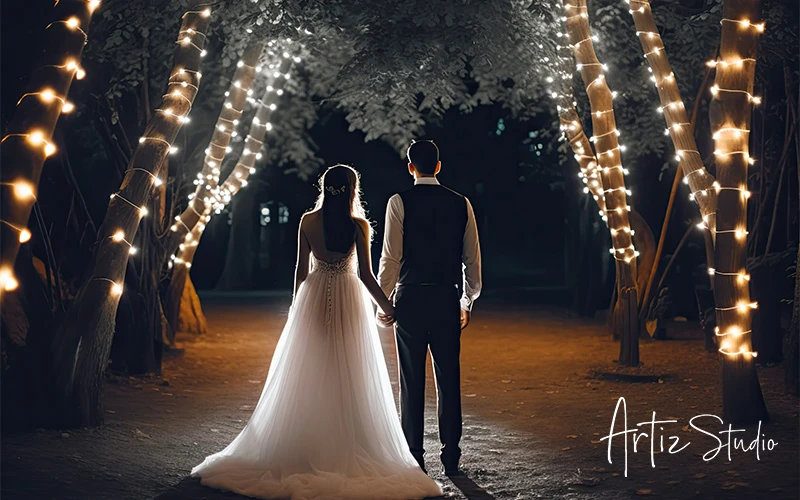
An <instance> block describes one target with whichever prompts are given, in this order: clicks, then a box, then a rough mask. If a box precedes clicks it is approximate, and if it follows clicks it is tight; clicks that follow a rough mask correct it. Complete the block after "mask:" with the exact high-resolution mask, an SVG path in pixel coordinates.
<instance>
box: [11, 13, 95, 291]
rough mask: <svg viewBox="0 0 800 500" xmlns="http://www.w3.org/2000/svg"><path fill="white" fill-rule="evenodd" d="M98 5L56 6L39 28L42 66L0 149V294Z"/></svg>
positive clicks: (79, 72) (67, 108)
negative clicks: (50, 19) (42, 39)
mask: <svg viewBox="0 0 800 500" xmlns="http://www.w3.org/2000/svg"><path fill="white" fill-rule="evenodd" d="M99 6H100V0H62V1H60V2H59V1H57V2H56V6H55V9H54V18H55V19H56V21H53V22H52V23H50V24H48V25H47V27H46V28H45V35H44V36H45V42H44V44H43V45H44V47H45V54H44V56H43V61H42V65H41V66H39V67H37V68H36V69H35V70H34V72H33V74H32V75H31V78H30V81H29V82H28V85H27V87H26V90H25V93H24V94H23V95H22V97H20V99H19V101H18V102H17V109H16V111H15V113H14V117H13V118H12V120H11V121H10V122H9V124H8V127H7V128H6V131H7V134H6V135H5V136H4V137H3V139H2V144H1V145H0V163H2V165H3V168H2V169H0V192H2V195H0V294H2V293H3V292H4V291H11V290H14V289H16V288H17V286H19V283H18V282H17V280H16V278H15V277H14V271H13V268H14V261H15V260H16V258H17V252H18V251H19V247H20V244H22V243H26V242H28V241H30V239H31V232H30V230H28V228H27V225H28V219H29V218H30V215H31V210H32V209H33V204H34V203H35V202H36V191H37V189H38V187H39V180H40V178H41V176H42V168H43V166H44V161H45V159H46V158H47V157H48V156H51V155H53V154H55V152H56V147H55V145H54V144H53V132H54V131H55V128H56V123H57V122H58V119H59V118H60V117H61V114H62V113H69V112H71V111H72V110H74V109H75V106H74V105H73V104H72V103H71V102H69V101H68V100H67V95H68V94H69V89H70V87H71V86H72V81H73V79H78V80H81V79H83V78H84V76H86V73H85V71H84V70H83V68H82V67H81V65H80V60H81V54H82V53H83V47H84V46H85V45H86V40H87V31H88V29H89V21H90V20H91V18H92V14H93V13H94V11H95V10H96V9H97V8H98V7H99Z"/></svg>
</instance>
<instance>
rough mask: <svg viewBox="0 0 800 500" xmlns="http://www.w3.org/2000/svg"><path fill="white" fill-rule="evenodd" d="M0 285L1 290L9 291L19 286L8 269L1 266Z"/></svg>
mask: <svg viewBox="0 0 800 500" xmlns="http://www.w3.org/2000/svg"><path fill="white" fill-rule="evenodd" d="M0 286H2V287H3V290H5V291H7V292H10V291H12V290H16V289H17V287H18V286H19V283H18V282H17V280H16V278H14V275H13V274H12V273H11V270H10V269H7V268H3V269H0Z"/></svg>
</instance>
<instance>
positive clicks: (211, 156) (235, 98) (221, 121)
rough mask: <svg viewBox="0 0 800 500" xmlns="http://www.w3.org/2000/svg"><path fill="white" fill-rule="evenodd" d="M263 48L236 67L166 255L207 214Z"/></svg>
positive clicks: (254, 48)
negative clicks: (188, 198) (186, 204)
mask: <svg viewBox="0 0 800 500" xmlns="http://www.w3.org/2000/svg"><path fill="white" fill-rule="evenodd" d="M263 48H264V44H263V43H261V42H254V43H252V44H251V45H249V46H248V47H247V49H245V51H244V54H243V55H242V60H241V61H239V63H238V64H237V67H236V71H235V72H234V73H233V79H232V80H231V84H230V87H229V88H228V92H227V94H226V95H227V97H228V98H227V99H225V102H224V103H223V105H222V110H221V111H220V112H219V116H218V118H217V123H216V124H215V125H214V133H213V135H212V136H211V140H210V141H209V143H208V146H207V148H206V157H205V159H204V160H203V167H202V169H201V170H200V173H199V174H198V175H197V179H195V181H194V182H195V184H196V185H197V188H196V189H195V191H194V194H193V195H192V197H191V199H190V200H189V203H188V206H187V207H186V210H184V211H183V213H182V214H181V215H180V217H178V218H177V219H176V223H175V224H174V225H173V226H172V232H171V233H170V234H169V235H168V236H167V240H166V243H165V247H166V255H172V254H174V253H175V250H177V249H178V245H180V243H181V242H182V241H184V240H185V238H186V235H187V234H188V233H189V232H190V231H192V229H194V227H195V225H197V223H198V222H199V221H200V220H201V219H203V218H204V217H205V216H206V215H207V214H208V211H209V208H210V204H211V203H210V202H211V200H212V199H213V197H214V191H215V190H216V189H217V186H218V183H219V175H220V171H221V169H222V162H223V161H224V160H225V156H226V155H227V152H228V148H229V146H230V143H231V136H232V134H233V132H234V130H235V129H236V126H235V123H238V121H239V119H240V118H241V117H242V113H243V111H244V108H245V106H246V105H247V95H248V92H250V91H251V90H250V89H251V87H252V86H253V83H254V82H255V79H256V68H257V67H258V66H257V65H258V61H259V59H260V57H261V52H262V50H263ZM254 154H255V153H254ZM195 241H196V240H195Z"/></svg>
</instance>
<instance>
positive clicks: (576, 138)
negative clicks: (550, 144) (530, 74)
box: [543, 45, 608, 222]
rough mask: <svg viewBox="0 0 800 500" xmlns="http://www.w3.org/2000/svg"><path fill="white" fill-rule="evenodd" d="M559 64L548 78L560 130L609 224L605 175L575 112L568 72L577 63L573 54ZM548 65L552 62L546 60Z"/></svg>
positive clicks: (585, 182) (562, 47)
mask: <svg viewBox="0 0 800 500" xmlns="http://www.w3.org/2000/svg"><path fill="white" fill-rule="evenodd" d="M565 49H568V48H567V47H564V46H561V45H557V46H556V50H557V51H562V50H565ZM556 57H557V58H558V64H556V65H555V68H556V69H555V73H554V76H550V77H548V78H547V82H548V83H552V84H554V87H555V89H556V90H550V91H549V93H550V96H551V97H552V98H553V99H555V101H556V103H557V104H556V110H557V112H558V121H559V128H560V129H561V132H562V133H563V134H564V135H563V138H564V139H565V140H566V141H567V142H568V144H569V147H570V149H571V150H572V153H573V155H574V157H575V161H576V162H578V167H579V169H580V172H579V173H578V177H579V178H580V179H581V180H582V181H583V183H584V184H585V185H586V186H585V187H584V188H583V190H584V192H585V193H587V194H591V195H592V198H593V199H594V201H595V203H596V204H597V208H599V212H600V216H601V217H602V218H603V220H604V221H606V222H607V221H608V217H607V216H606V200H605V192H604V189H603V176H602V173H601V172H600V168H599V165H600V163H599V162H598V161H597V156H596V155H595V154H594V148H592V144H591V142H589V138H588V137H587V136H586V132H585V131H584V129H583V124H582V123H581V120H580V117H579V116H578V112H577V111H576V109H575V106H576V103H575V96H574V94H573V91H572V72H570V71H567V67H571V68H574V67H575V62H574V58H573V57H572V55H570V56H569V58H567V57H562V56H561V55H560V54H557V55H556ZM543 62H545V63H547V62H548V61H543Z"/></svg>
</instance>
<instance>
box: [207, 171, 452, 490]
mask: <svg viewBox="0 0 800 500" xmlns="http://www.w3.org/2000/svg"><path fill="white" fill-rule="evenodd" d="M320 184H321V188H322V189H321V193H320V196H319V199H318V200H317V205H316V208H315V210H314V211H312V212H309V213H307V214H305V215H304V216H303V218H302V220H301V222H300V231H299V236H298V240H299V244H298V252H297V270H296V273H295V294H294V300H293V303H292V307H291V309H290V312H289V318H288V321H287V322H286V326H285V327H284V329H283V333H282V334H281V337H280V340H279V341H278V344H277V346H276V348H275V354H274V356H273V358H272V363H271V365H270V367H269V375H268V376H267V381H266V383H265V384H264V390H263V392H262V393H261V398H260V399H259V401H258V405H257V406H256V409H255V411H254V412H253V415H252V416H251V417H250V421H249V422H248V423H247V425H246V426H245V428H244V429H243V430H242V432H241V433H240V434H239V435H238V436H237V437H236V439H234V440H233V442H232V443H231V444H229V445H228V446H227V448H225V449H224V450H222V451H220V452H219V453H216V454H214V455H211V456H209V457H207V458H206V459H205V460H204V461H203V463H201V464H200V465H198V466H197V467H195V468H194V469H193V470H192V475H193V476H199V477H200V478H201V482H202V484H205V485H208V486H212V487H215V488H220V489H225V490H231V491H234V492H236V493H239V494H242V495H247V496H251V497H256V498H291V499H292V500H301V499H327V500H334V499H341V500H345V499H347V500H358V499H365V500H366V499H370V500H376V499H385V500H394V499H397V500H401V499H403V500H404V499H419V498H423V497H431V496H440V495H442V490H441V488H440V487H439V485H438V484H437V483H436V482H435V481H433V479H431V478H429V477H428V476H427V475H426V474H425V473H424V472H423V471H422V470H421V469H420V468H419V466H418V464H417V462H416V460H414V458H413V457H412V455H411V452H410V451H409V449H408V445H407V443H406V439H405V437H404V436H403V432H402V429H401V427H400V420H399V418H398V415H397V411H396V409H395V403H394V398H393V395H392V390H391V385H390V383H389V374H388V372H387V369H386V363H385V361H384V357H383V352H382V351H381V344H380V340H379V338H378V331H377V327H376V325H375V315H374V313H373V310H372V304H371V303H370V296H371V297H372V299H373V300H374V301H375V302H376V303H377V305H378V307H379V308H380V309H381V310H382V311H383V313H385V314H386V315H388V316H390V317H391V316H393V315H394V309H393V307H392V304H391V302H390V301H389V300H388V299H387V298H386V295H384V293H383V292H382V291H381V289H380V287H379V286H378V283H377V282H376V280H375V277H374V276H373V274H372V266H371V263H370V249H369V246H370V226H369V223H368V222H367V221H366V219H365V214H364V209H363V207H362V205H361V202H360V196H359V179H358V174H357V172H356V171H355V170H354V169H352V168H350V167H348V166H345V165H336V166H333V167H330V168H329V169H328V170H327V171H326V172H325V174H324V175H323V177H322V180H321V181H320ZM309 259H310V261H311V272H309Z"/></svg>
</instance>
